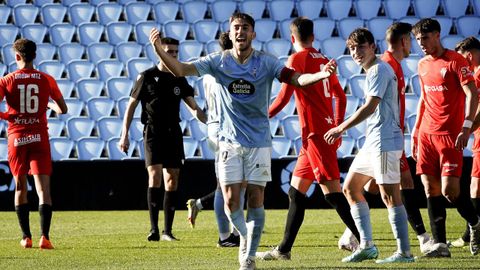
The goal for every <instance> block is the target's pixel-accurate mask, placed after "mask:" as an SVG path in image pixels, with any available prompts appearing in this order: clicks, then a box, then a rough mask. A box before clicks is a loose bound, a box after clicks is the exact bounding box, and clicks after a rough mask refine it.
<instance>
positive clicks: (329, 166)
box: [257, 17, 360, 260]
mask: <svg viewBox="0 0 480 270" xmlns="http://www.w3.org/2000/svg"><path fill="white" fill-rule="evenodd" d="M290 32H291V40H292V43H293V47H294V48H295V51H296V53H294V54H292V55H291V56H290V57H289V59H288V63H287V66H288V67H290V68H292V69H294V70H296V71H297V72H301V73H305V72H317V71H319V70H320V69H321V67H322V66H323V65H326V64H327V63H328V59H327V58H326V57H325V56H323V55H322V54H321V53H319V52H318V51H317V50H316V49H314V48H313V47H312V44H313V40H314V36H313V22H312V21H311V20H309V19H307V18H306V17H299V18H296V19H294V20H293V21H292V23H291V24H290ZM294 92H295V103H296V107H297V111H298V117H299V121H300V127H301V130H302V132H301V133H302V148H301V150H300V153H299V155H298V160H297V165H296V166H295V170H294V172H293V176H292V180H291V182H290V189H289V191H288V198H289V202H290V206H289V209H288V215H287V221H286V225H285V231H284V234H283V240H282V242H281V243H280V245H278V246H276V247H275V248H273V249H272V250H270V251H265V252H257V258H261V259H264V260H289V259H290V257H291V249H292V246H293V243H294V242H295V238H296V236H297V233H298V231H299V230H300V226H301V225H302V222H303V218H304V216H305V208H306V204H307V197H306V195H305V194H306V192H307V191H308V189H309V187H310V186H311V184H312V183H313V182H314V181H317V182H318V184H319V185H320V188H321V189H322V192H323V194H324V195H325V200H326V201H327V202H328V203H329V204H330V205H331V206H332V207H333V208H335V210H337V213H338V215H339V216H340V217H341V218H342V220H343V221H344V223H345V224H347V226H348V228H350V229H351V231H353V232H355V235H356V237H357V239H360V236H359V234H358V231H357V229H356V227H355V222H354V221H353V219H352V215H351V214H350V206H349V205H348V202H347V200H346V199H345V196H344V195H343V193H342V188H341V186H340V171H339V169H338V162H337V154H336V150H337V146H338V144H336V145H329V144H327V143H326V142H325V140H324V139H323V135H324V134H325V132H326V131H327V130H329V129H330V128H333V127H335V126H337V125H338V124H340V123H341V122H343V118H344V116H345V106H346V97H345V93H344V92H343V89H342V87H341V86H340V83H339V82H338V79H337V76H336V75H332V76H330V77H329V78H327V79H323V80H322V81H321V82H318V83H316V84H314V85H311V86H309V87H306V88H297V87H294V86H291V85H288V84H285V83H284V84H282V89H281V90H280V93H279V94H278V96H277V98H276V99H275V101H274V102H273V103H272V105H271V106H270V109H269V116H270V117H273V116H275V115H276V114H277V113H278V112H279V111H280V110H281V109H282V108H283V107H284V106H285V105H286V104H288V102H289V101H290V98H291V96H292V94H293V93H294ZM332 97H335V114H334V112H333V108H332ZM338 142H340V141H338Z"/></svg>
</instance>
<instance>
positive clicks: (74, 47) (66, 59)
mask: <svg viewBox="0 0 480 270" xmlns="http://www.w3.org/2000/svg"><path fill="white" fill-rule="evenodd" d="M84 53H85V47H83V46H82V45H80V44H79V43H76V42H73V43H64V44H62V45H60V46H59V47H58V56H59V57H60V61H62V63H64V64H65V65H67V64H68V63H70V61H72V60H78V59H82V56H83V54H84Z"/></svg>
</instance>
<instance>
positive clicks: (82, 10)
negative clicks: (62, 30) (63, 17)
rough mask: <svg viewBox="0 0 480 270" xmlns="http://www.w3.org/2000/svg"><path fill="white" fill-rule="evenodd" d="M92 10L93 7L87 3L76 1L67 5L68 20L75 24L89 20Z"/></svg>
mask: <svg viewBox="0 0 480 270" xmlns="http://www.w3.org/2000/svg"><path fill="white" fill-rule="evenodd" d="M94 12H95V7H94V6H91V5H90V4H88V3H77V4H73V5H71V6H69V7H68V15H69V17H70V22H71V23H72V24H73V25H75V26H79V25H80V24H82V23H85V22H91V21H92V17H93V13H94Z"/></svg>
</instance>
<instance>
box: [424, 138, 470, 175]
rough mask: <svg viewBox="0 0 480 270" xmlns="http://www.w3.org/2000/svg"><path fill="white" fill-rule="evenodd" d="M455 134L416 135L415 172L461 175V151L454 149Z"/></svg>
mask: <svg viewBox="0 0 480 270" xmlns="http://www.w3.org/2000/svg"><path fill="white" fill-rule="evenodd" d="M455 140H456V136H454V135H431V134H425V133H423V132H420V133H419V135H418V154H417V174H428V175H432V176H436V177H440V176H455V177H460V176H461V175H462V165H463V152H462V151H459V150H457V149H455Z"/></svg>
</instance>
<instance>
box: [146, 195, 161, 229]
mask: <svg viewBox="0 0 480 270" xmlns="http://www.w3.org/2000/svg"><path fill="white" fill-rule="evenodd" d="M160 192H161V189H160V188H153V187H150V188H148V191H147V203H148V212H149V214H150V230H151V232H156V233H158V212H159V211H160Z"/></svg>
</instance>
